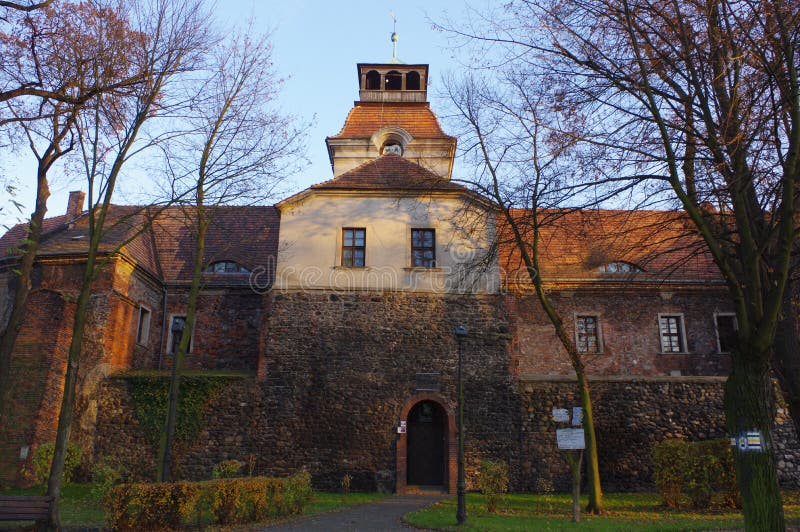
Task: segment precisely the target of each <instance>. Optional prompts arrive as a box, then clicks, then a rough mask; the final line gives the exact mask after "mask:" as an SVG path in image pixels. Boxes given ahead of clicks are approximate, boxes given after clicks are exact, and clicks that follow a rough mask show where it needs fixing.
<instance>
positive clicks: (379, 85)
mask: <svg viewBox="0 0 800 532" xmlns="http://www.w3.org/2000/svg"><path fill="white" fill-rule="evenodd" d="M358 81H359V85H358V86H359V91H358V95H359V98H360V100H361V101H362V102H425V101H427V96H428V90H427V86H428V65H405V64H402V63H359V64H358Z"/></svg>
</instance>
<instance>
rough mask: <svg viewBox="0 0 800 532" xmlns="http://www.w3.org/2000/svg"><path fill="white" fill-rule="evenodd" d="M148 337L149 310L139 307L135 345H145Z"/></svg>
mask: <svg viewBox="0 0 800 532" xmlns="http://www.w3.org/2000/svg"><path fill="white" fill-rule="evenodd" d="M149 337H150V309H148V308H147V307H139V322H138V324H137V326H136V343H137V344H142V345H144V344H146V343H147V339H148V338H149Z"/></svg>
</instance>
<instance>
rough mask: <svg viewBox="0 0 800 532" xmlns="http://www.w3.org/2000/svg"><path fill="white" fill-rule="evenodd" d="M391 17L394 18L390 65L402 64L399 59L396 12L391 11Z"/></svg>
mask: <svg viewBox="0 0 800 532" xmlns="http://www.w3.org/2000/svg"><path fill="white" fill-rule="evenodd" d="M389 16H390V17H392V58H391V59H390V60H389V62H390V63H402V61H400V60H399V59H398V58H397V17H396V16H394V11H389Z"/></svg>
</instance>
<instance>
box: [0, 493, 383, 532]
mask: <svg viewBox="0 0 800 532" xmlns="http://www.w3.org/2000/svg"><path fill="white" fill-rule="evenodd" d="M93 488H94V486H93V485H92V484H66V485H65V486H64V488H63V490H62V494H61V521H62V524H63V525H64V526H68V527H99V526H104V525H105V511H104V509H103V505H102V504H101V502H100V495H99V494H98V493H96V492H94V491H93ZM46 491H47V489H46V488H45V487H44V486H41V487H35V488H26V489H10V490H4V491H2V492H0V493H2V494H3V495H44V494H45V492H46ZM383 497H386V495H383V494H380V493H349V494H346V495H345V494H343V493H329V492H314V498H313V499H312V500H311V502H310V503H308V504H307V505H306V507H305V509H304V510H303V514H302V515H314V514H319V513H324V512H329V511H332V510H336V509H339V508H345V507H347V506H353V505H356V504H362V503H365V502H370V501H374V500H377V499H382V498H383ZM17 527H18V525H17V524H14V523H5V522H0V530H3V529H14V528H17Z"/></svg>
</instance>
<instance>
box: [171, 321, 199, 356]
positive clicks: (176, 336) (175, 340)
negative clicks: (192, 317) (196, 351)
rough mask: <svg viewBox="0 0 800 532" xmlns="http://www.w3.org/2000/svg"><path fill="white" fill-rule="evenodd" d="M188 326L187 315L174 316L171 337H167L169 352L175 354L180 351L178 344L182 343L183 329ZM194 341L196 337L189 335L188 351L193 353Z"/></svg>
mask: <svg viewBox="0 0 800 532" xmlns="http://www.w3.org/2000/svg"><path fill="white" fill-rule="evenodd" d="M185 327H186V316H172V319H171V320H170V325H169V338H168V339H167V348H168V349H167V352H168V353H170V354H172V355H174V354H175V353H177V352H178V346H179V345H180V343H181V334H183V329H184V328H185ZM193 343H194V338H192V337H191V336H190V337H189V348H188V349H187V351H188V352H190V353H191V351H192V344H193Z"/></svg>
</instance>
